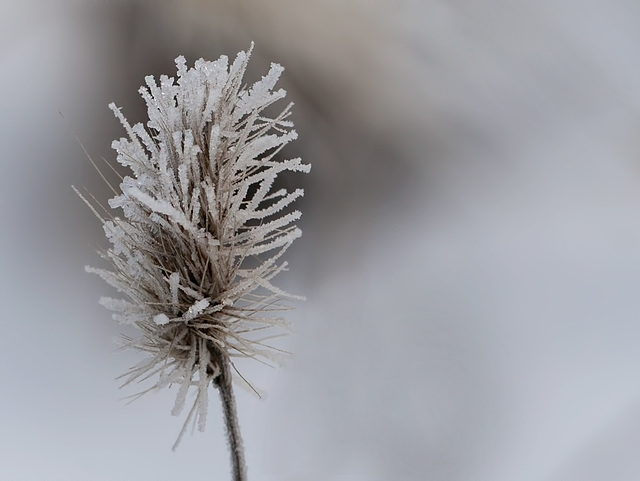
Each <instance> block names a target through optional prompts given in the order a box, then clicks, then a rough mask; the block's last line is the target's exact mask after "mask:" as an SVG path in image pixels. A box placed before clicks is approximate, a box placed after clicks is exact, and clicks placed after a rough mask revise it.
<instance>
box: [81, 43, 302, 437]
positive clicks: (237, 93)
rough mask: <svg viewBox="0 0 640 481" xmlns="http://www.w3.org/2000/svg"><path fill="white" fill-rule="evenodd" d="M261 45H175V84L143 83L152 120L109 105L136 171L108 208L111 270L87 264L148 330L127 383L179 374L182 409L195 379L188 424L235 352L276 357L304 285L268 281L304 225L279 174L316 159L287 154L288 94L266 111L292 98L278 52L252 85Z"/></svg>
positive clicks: (124, 153) (121, 312)
mask: <svg viewBox="0 0 640 481" xmlns="http://www.w3.org/2000/svg"><path fill="white" fill-rule="evenodd" d="M250 53H251V52H250V51H249V52H240V53H239V54H238V56H237V57H236V59H235V61H234V62H233V63H232V64H231V65H230V66H229V65H228V59H227V57H225V56H222V57H220V58H219V59H218V60H216V61H214V62H209V61H204V60H202V59H200V60H198V61H197V62H196V63H195V67H194V68H187V65H186V61H185V59H184V58H183V57H178V58H177V59H176V65H177V69H178V79H177V82H174V79H173V78H168V77H166V76H161V77H160V83H159V85H158V84H157V83H156V81H155V80H154V78H153V77H147V78H146V88H145V87H142V88H141V89H140V93H141V95H142V97H143V98H144V100H145V102H146V104H147V109H148V115H149V121H148V122H147V125H146V128H145V126H143V125H142V124H136V125H133V126H131V125H130V124H129V123H128V122H127V120H126V119H125V117H124V116H123V115H122V113H121V112H120V110H119V109H118V108H117V107H116V106H115V105H113V104H111V105H110V108H111V109H112V110H113V111H114V113H115V115H116V116H117V118H118V119H119V120H120V122H121V123H122V125H123V126H124V128H125V130H126V132H127V134H128V138H122V139H120V140H118V141H115V142H114V143H113V148H114V149H115V150H116V151H117V154H118V157H117V160H118V162H119V163H121V164H122V165H124V166H127V167H129V168H130V169H131V172H132V176H131V177H125V178H124V179H122V183H121V184H120V189H121V193H119V195H116V196H115V197H114V198H112V199H111V200H110V201H109V206H110V207H111V208H112V209H118V208H120V209H122V213H123V215H124V218H121V217H116V216H114V215H111V214H107V215H106V216H105V218H102V217H101V220H102V221H103V224H104V230H105V233H106V236H107V238H108V239H109V241H110V242H111V244H112V246H111V248H110V249H109V250H108V251H106V252H105V253H104V257H105V258H106V259H107V260H108V261H109V262H110V264H111V265H112V269H110V270H106V269H96V268H91V267H87V271H89V272H93V273H96V274H98V275H100V276H101V277H102V278H103V279H104V280H105V281H107V282H108V283H109V284H110V285H112V286H113V287H115V288H116V289H117V290H118V291H120V292H121V293H122V294H123V296H124V299H111V298H103V299H101V303H102V304H103V305H104V306H106V307H107V308H109V309H110V310H112V311H114V316H113V317H114V319H116V320H117V321H119V322H121V323H123V324H131V325H134V326H136V327H137V328H138V329H139V330H140V333H141V334H140V336H139V337H138V338H134V339H131V338H126V339H125V345H126V346H129V347H132V348H136V349H139V350H142V351H145V352H146V353H148V354H149V357H148V358H147V359H145V360H144V361H143V362H142V363H140V364H139V365H138V366H136V367H134V368H133V369H131V371H130V372H129V373H127V374H126V381H125V384H128V383H130V382H132V381H137V380H143V379H147V378H150V377H153V376H155V379H156V382H155V384H154V386H153V387H157V388H161V387H165V386H169V385H171V384H174V383H175V384H177V385H179V390H178V395H177V399H176V404H175V407H174V409H173V414H179V413H180V412H181V411H182V409H183V407H184V404H185V400H186V396H187V393H188V391H189V390H190V388H191V387H194V388H195V389H196V392H197V395H196V400H195V403H194V406H193V409H191V413H190V414H189V416H188V418H187V420H186V422H185V428H186V426H187V424H188V423H189V420H190V419H193V421H194V422H195V421H196V419H197V420H198V425H199V428H200V429H203V428H204V425H205V420H206V419H205V418H206V412H207V391H208V388H209V385H210V384H212V383H213V384H214V385H215V386H216V387H220V386H221V385H223V384H224V383H225V382H226V381H227V380H226V379H224V378H225V376H226V377H227V378H230V373H231V371H232V370H235V367H234V365H233V362H232V360H231V359H232V357H238V356H240V357H249V358H258V359H262V360H263V361H265V360H276V358H277V357H278V356H277V355H278V354H279V351H278V350H277V349H275V348H273V347H270V346H268V345H267V344H266V343H265V340H266V339H268V338H271V337H273V336H272V333H270V332H269V331H270V330H271V328H279V327H283V326H284V323H283V321H282V320H281V319H279V318H275V317H272V313H273V311H277V310H279V309H282V308H283V306H282V305H281V304H280V302H281V301H282V299H283V298H296V297H297V296H292V295H289V294H287V293H285V292H284V291H282V290H280V289H278V288H277V287H275V286H274V285H273V284H272V283H271V281H272V279H273V278H274V277H275V276H276V275H277V274H278V273H280V272H281V271H283V270H284V269H285V268H286V262H283V261H281V257H282V254H283V253H284V252H285V251H286V249H287V248H288V247H289V246H290V245H291V243H292V242H293V241H294V240H295V239H296V238H297V237H299V236H300V234H301V232H300V229H298V228H297V227H296V226H295V224H294V223H295V221H296V220H298V219H299V218H300V212H298V211H293V212H287V213H284V214H283V213H282V210H283V209H285V208H286V207H287V206H289V204H291V202H293V201H294V200H295V199H297V198H298V197H300V196H302V195H303V191H302V190H301V189H296V190H294V191H293V192H287V191H285V190H277V191H274V190H273V189H272V187H273V184H274V180H275V178H276V176H277V175H278V174H279V173H281V172H284V171H298V172H308V171H309V165H305V164H303V163H302V162H301V160H300V159H298V158H296V159H290V160H281V159H279V158H278V156H277V154H278V153H279V152H280V150H281V149H282V147H283V146H284V145H285V144H287V143H288V142H290V141H291V140H293V139H295V138H296V132H295V131H294V130H292V126H293V125H292V123H291V122H289V121H287V120H286V119H287V117H288V116H289V112H290V107H291V104H290V105H289V106H287V107H286V108H285V109H284V110H283V111H282V112H281V113H280V114H279V115H277V116H275V118H269V117H267V116H265V114H264V110H265V108H266V107H268V106H270V105H271V104H273V103H274V102H276V101H277V100H280V99H282V98H283V97H284V96H285V91H284V90H282V89H280V90H276V91H273V87H274V85H275V83H276V81H277V80H278V78H279V76H280V74H281V72H282V70H283V69H282V67H280V66H279V65H276V64H272V65H271V69H270V70H269V73H268V74H267V75H265V76H264V77H263V78H262V80H260V81H258V82H256V83H255V84H254V85H253V86H252V87H251V88H249V89H247V88H244V87H243V85H242V78H243V74H244V72H245V69H246V66H247V61H248V59H249V55H250ZM94 212H97V211H96V210H94ZM236 372H237V371H236ZM225 373H226V374H225ZM221 391H222V389H221ZM221 394H223V396H222V397H223V404H225V395H226V394H225V393H221ZM225 409H226V408H225ZM225 414H227V413H225ZM232 414H233V415H234V416H235V412H234V413H232ZM194 415H195V418H193V416H194ZM183 432H184V428H183ZM181 436H182V433H181V435H180V437H181ZM180 437H179V438H178V441H177V442H179V440H180ZM177 442H176V444H177Z"/></svg>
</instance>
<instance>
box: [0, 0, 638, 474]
mask: <svg viewBox="0 0 640 481" xmlns="http://www.w3.org/2000/svg"><path fill="white" fill-rule="evenodd" d="M0 18H1V19H2V20H1V24H2V29H0V95H1V98H2V103H1V108H0V165H1V167H2V169H1V170H0V229H1V235H0V266H1V267H0V269H1V270H0V273H1V277H0V321H1V323H2V324H1V326H2V330H1V335H0V386H1V387H0V390H1V391H0V392H1V396H0V399H1V400H0V479H3V480H5V479H6V480H16V481H20V480H26V481H40V480H45V481H47V480H52V481H55V480H60V481H76V480H78V481H86V480H91V481H93V480H95V481H103V480H104V481H111V480H117V481H120V480H160V481H164V480H167V481H172V480H177V479H189V478H192V479H221V480H223V479H228V472H229V468H228V459H227V458H228V455H227V450H226V446H225V440H224V436H223V427H222V423H221V419H220V408H219V404H218V400H217V398H216V397H215V396H212V400H211V409H210V418H209V425H208V428H207V431H206V433H205V434H200V433H196V434H195V435H194V436H187V437H186V438H185V439H184V441H183V444H182V445H181V447H180V448H179V450H178V451H177V453H172V452H171V451H170V447H171V445H172V443H173V441H174V439H175V436H176V435H177V433H178V431H179V429H180V426H181V423H182V418H174V417H172V416H171V415H170V410H171V407H172V405H173V398H174V396H175V392H162V393H154V394H149V395H147V396H146V397H144V398H142V399H141V400H139V401H137V402H135V403H133V404H132V405H129V406H125V405H124V403H123V402H122V401H120V400H119V398H120V397H121V396H124V395H126V394H132V393H133V392H135V388H134V389H129V390H126V391H119V390H118V389H117V385H118V384H117V382H116V381H115V380H114V378H115V377H116V376H117V375H119V374H120V373H122V372H123V371H124V370H126V368H128V367H129V366H131V365H132V364H134V363H135V362H136V361H137V360H138V359H139V356H138V355H137V354H135V353H112V350H113V348H114V346H113V344H112V343H111V340H112V338H114V337H115V336H117V334H118V333H119V327H118V326H117V325H115V324H114V323H112V322H111V321H110V316H109V313H108V312H107V311H106V310H104V309H102V308H101V307H100V306H99V305H98V304H97V299H98V298H99V297H100V295H103V294H105V293H107V292H108V290H107V288H106V286H104V285H103V284H102V283H101V282H100V281H99V280H98V279H96V278H94V277H92V276H89V275H87V274H85V273H84V271H83V266H84V265H85V264H88V263H95V262H97V261H96V258H95V254H94V252H93V247H100V246H104V245H105V242H106V241H105V240H104V239H103V237H102V232H101V228H100V226H99V225H98V223H97V221H96V219H95V218H93V217H92V215H91V213H90V212H89V211H88V209H87V208H86V207H85V206H84V205H83V204H82V203H81V201H80V200H79V199H78V198H77V197H75V195H74V194H73V192H72V190H71V188H70V185H71V184H74V185H77V186H78V187H81V188H82V187H83V186H86V187H88V188H89V189H90V190H91V191H92V192H95V193H96V196H97V197H100V198H105V197H106V196H107V195H108V194H107V191H106V189H105V188H104V186H103V185H102V184H101V183H100V180H99V178H98V177H97V175H96V174H95V172H93V171H92V170H91V166H90V164H89V162H88V161H87V160H86V157H85V156H84V154H83V152H82V149H81V147H80V146H79V145H78V143H77V142H76V140H75V138H74V135H76V134H77V135H78V137H79V139H80V141H81V142H82V143H83V144H84V145H85V147H86V148H87V150H88V151H89V152H90V153H91V155H92V156H94V157H96V158H99V157H100V156H102V155H104V156H110V155H112V153H111V151H110V150H109V143H110V141H111V140H112V139H114V138H116V137H119V136H121V135H122V132H121V128H120V126H119V125H118V123H117V121H116V120H115V119H114V118H113V117H112V114H111V112H110V111H109V110H108V109H107V108H106V105H107V103H108V102H110V101H112V100H114V101H116V102H117V103H118V104H119V105H120V106H122V107H123V109H124V112H125V114H127V116H128V117H129V118H131V119H132V120H140V119H142V115H143V113H142V110H141V107H142V104H141V101H140V100H138V99H137V94H136V90H137V88H138V86H139V85H141V84H142V82H143V76H144V75H146V74H155V75H158V74H160V73H167V74H170V75H172V74H173V73H174V67H173V63H172V62H173V58H175V57H176V56H177V55H178V54H185V55H186V56H187V59H188V61H189V62H193V61H194V60H195V58H197V57H200V56H206V57H208V58H216V57H217V56H218V55H220V54H222V53H227V54H229V55H230V56H233V55H234V54H235V52H237V51H238V50H240V49H245V48H247V47H248V44H249V42H250V41H251V40H254V41H255V42H256V48H255V53H254V58H253V61H252V65H253V67H255V69H254V70H252V72H251V76H252V80H255V79H257V78H259V76H260V75H262V74H263V73H265V72H266V71H267V69H268V62H269V61H277V62H280V63H282V64H283V65H284V66H285V67H286V69H287V70H286V71H285V74H284V76H283V85H284V86H285V87H286V88H287V89H288V90H289V93H290V98H291V99H292V100H293V101H295V102H296V106H295V116H294V120H296V122H297V127H298V131H299V133H300V140H299V141H298V142H297V143H296V144H295V146H291V150H290V153H291V155H302V156H304V158H305V159H306V160H307V161H309V162H311V163H312V164H313V170H312V174H311V175H310V176H308V178H307V179H294V180H295V181H299V180H302V181H304V182H305V187H306V189H307V195H306V197H305V199H304V202H303V203H302V204H301V208H302V209H303V210H304V213H305V218H304V221H303V229H304V236H303V238H302V239H301V240H300V241H298V245H297V246H296V247H295V248H294V249H293V250H292V251H291V255H290V260H291V271H290V272H289V273H287V274H286V275H285V276H283V278H282V280H281V284H282V285H284V286H287V287H289V288H290V289H291V290H294V291H295V292H299V293H303V294H306V295H307V296H308V298H309V300H308V302H306V303H304V304H300V305H299V306H297V309H296V310H295V311H292V312H290V313H288V316H289V318H290V319H291V320H292V321H293V322H294V323H295V325H296V328H297V333H296V334H295V335H294V336H293V337H291V338H289V339H288V340H287V342H286V345H287V347H288V348H289V349H290V350H291V351H293V352H294V357H293V358H292V359H291V360H290V361H289V362H288V364H287V365H286V366H285V367H284V368H282V369H279V370H271V369H268V368H265V367H263V366H260V365H251V364H246V365H242V366H243V368H244V371H243V372H244V373H245V374H246V375H247V376H248V377H249V378H250V379H251V380H252V381H253V382H254V383H255V384H256V385H257V386H258V387H259V388H261V389H263V390H264V391H266V392H267V396H266V398H265V399H263V400H257V399H255V398H253V397H252V396H251V395H250V394H248V393H246V392H244V391H242V390H238V393H237V396H238V404H239V406H238V407H239V411H240V413H239V415H240V420H241V427H242V430H243V434H244V438H245V444H246V448H247V461H248V465H249V475H250V479H251V480H253V481H258V480H269V481H275V480H283V481H294V480H295V481H298V480H305V481H306V480H310V481H326V480H339V481H346V480H358V481H364V480H367V481H368V480H371V481H387V480H416V481H418V480H438V481H439V480H455V481H461V480H473V481H514V480H517V481H599V480H605V479H606V480H634V479H640V455H639V453H640V376H639V375H638V373H639V371H640V293H639V290H640V289H639V288H640V140H639V139H640V135H639V133H640V55H639V53H640V4H638V3H637V2H636V1H625V0H615V1H604V0H597V1H596V0H591V1H580V2H578V1H573V0H554V1H546V0H545V1H539V2H525V1H513V2H501V1H498V0H490V1H486V2H469V1H457V2H450V1H443V0H429V1H418V0H414V1H402V0H397V1H395V2H391V1H390V0H386V1H383V0H378V1H375V0H371V1H357V0H344V1H340V2H339V1H337V0H336V1H328V2H317V1H312V0H270V1H269V2H264V1H261V0H252V1H249V0H242V1H239V0H236V1H230V0H227V1H214V0H210V1H205V0H201V1H175V2H142V1H140V2H124V1H107V0H104V1H97V0H95V1H88V2H74V1H68V0H64V1H55V2H54V1H46V0H40V1H35V0H32V1H25V2H20V3H19V2H4V3H3V4H2V6H1V7H0ZM59 112H61V113H62V114H63V116H64V118H63V117H61V116H60V115H59Z"/></svg>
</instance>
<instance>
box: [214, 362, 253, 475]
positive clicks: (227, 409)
mask: <svg viewBox="0 0 640 481" xmlns="http://www.w3.org/2000/svg"><path fill="white" fill-rule="evenodd" d="M221 357H222V359H221V362H220V363H219V364H220V374H219V375H218V376H217V377H216V379H215V384H216V386H217V387H218V389H219V390H220V399H221V401H222V410H223V412H224V421H225V424H226V427H227V437H228V439H229V451H230V454H231V469H232V472H233V481H247V467H246V465H245V463H244V446H243V444H242V436H240V426H239V424H238V412H237V410H236V399H235V396H234V395H233V386H232V384H231V383H232V379H231V361H229V359H228V358H226V357H225V356H221Z"/></svg>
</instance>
